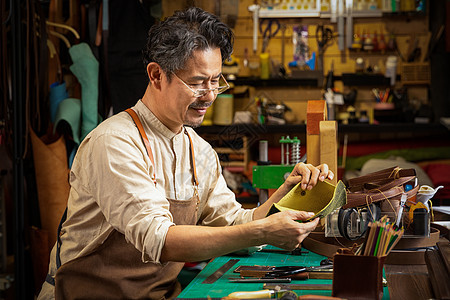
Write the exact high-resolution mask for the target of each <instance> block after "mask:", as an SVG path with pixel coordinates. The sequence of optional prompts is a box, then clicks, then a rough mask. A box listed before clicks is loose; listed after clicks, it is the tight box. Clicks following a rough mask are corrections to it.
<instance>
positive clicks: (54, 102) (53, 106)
mask: <svg viewBox="0 0 450 300" xmlns="http://www.w3.org/2000/svg"><path fill="white" fill-rule="evenodd" d="M67 97H69V95H68V94H67V90H66V83H65V82H61V83H60V82H55V83H53V84H51V85H50V93H49V99H50V119H51V121H52V123H54V122H55V116H56V111H57V110H58V106H59V104H60V103H61V101H63V100H64V99H66V98H67Z"/></svg>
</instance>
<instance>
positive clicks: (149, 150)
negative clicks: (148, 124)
mask: <svg viewBox="0 0 450 300" xmlns="http://www.w3.org/2000/svg"><path fill="white" fill-rule="evenodd" d="M125 111H126V112H127V113H128V114H129V115H130V116H131V117H132V118H133V120H134V123H135V124H136V126H137V128H138V130H139V133H140V134H141V137H142V141H143V142H144V145H145V148H146V149H147V154H148V156H149V157H150V160H151V162H152V164H153V166H156V165H155V160H154V158H153V152H152V148H151V146H150V142H149V141H148V138H147V134H146V133H145V130H144V127H143V126H142V123H141V120H140V119H139V116H138V115H137V114H136V112H135V111H134V110H133V109H132V108H127V109H126V110H125ZM185 130H186V129H185ZM185 132H186V134H187V136H188V138H189V144H190V158H191V163H192V173H193V174H194V176H193V181H194V185H195V186H196V187H198V178H197V169H196V167H195V156H194V144H193V143H192V139H191V136H190V135H189V133H188V132H187V130H186V131H185ZM152 180H153V182H154V183H155V184H156V174H155V171H153V175H152Z"/></svg>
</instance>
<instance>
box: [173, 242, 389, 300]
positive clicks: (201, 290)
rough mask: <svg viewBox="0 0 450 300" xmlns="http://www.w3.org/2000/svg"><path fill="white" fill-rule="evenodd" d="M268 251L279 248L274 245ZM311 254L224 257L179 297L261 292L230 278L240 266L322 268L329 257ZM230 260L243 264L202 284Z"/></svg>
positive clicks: (305, 292)
mask: <svg viewBox="0 0 450 300" xmlns="http://www.w3.org/2000/svg"><path fill="white" fill-rule="evenodd" d="M266 248H267V249H277V248H274V247H271V246H268V247H266ZM308 252H309V253H308V254H302V255H288V254H279V253H266V252H256V253H254V254H252V255H250V256H221V257H217V258H215V259H214V260H212V261H211V262H209V263H208V264H207V265H206V267H205V268H204V269H203V270H202V271H201V272H200V273H199V274H198V275H197V276H196V277H195V278H194V279H193V280H192V281H191V283H190V284H189V285H188V286H187V287H186V288H185V289H184V290H183V291H182V292H181V294H180V295H179V296H178V298H207V297H211V298H221V297H225V296H228V295H229V294H231V293H232V292H237V291H258V290H262V289H263V283H230V282H228V278H230V277H238V276H239V274H238V273H233V271H234V269H236V267H237V266H239V265H261V266H284V265H286V266H288V265H290V266H293V265H298V266H318V265H320V261H321V260H323V259H325V258H326V257H325V256H322V255H318V254H315V253H313V252H311V251H308ZM230 259H239V261H238V262H237V263H236V264H235V265H234V266H233V267H232V268H231V269H230V270H228V271H227V272H226V273H225V274H224V275H223V276H222V277H221V278H219V279H218V280H217V281H216V282H214V283H210V284H207V283H202V282H203V281H204V280H205V279H206V278H207V277H208V276H209V275H211V274H212V273H214V272H215V271H216V270H217V269H219V268H220V267H221V266H222V265H224V264H225V263H226V262H228V261H229V260H230ZM291 283H311V284H331V283H332V280H331V279H308V280H292V281H291ZM295 292H296V293H297V295H299V296H300V295H324V296H331V290H327V291H323V290H322V291H320V290H317V291H316V290H303V291H300V290H295ZM383 292H384V294H383V299H389V293H388V288H387V287H385V288H384V290H383Z"/></svg>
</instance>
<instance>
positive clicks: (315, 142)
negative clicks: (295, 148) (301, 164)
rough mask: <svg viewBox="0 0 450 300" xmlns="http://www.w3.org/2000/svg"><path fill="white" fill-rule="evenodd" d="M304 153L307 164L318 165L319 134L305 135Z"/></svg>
mask: <svg viewBox="0 0 450 300" xmlns="http://www.w3.org/2000/svg"><path fill="white" fill-rule="evenodd" d="M306 155H307V156H306V157H307V159H306V161H307V162H308V164H312V165H313V166H317V165H320V135H318V134H317V135H316V134H313V135H309V134H308V135H307V136H306Z"/></svg>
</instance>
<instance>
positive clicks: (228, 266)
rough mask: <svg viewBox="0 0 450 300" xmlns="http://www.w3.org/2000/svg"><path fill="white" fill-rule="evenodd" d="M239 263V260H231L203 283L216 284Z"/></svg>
mask: <svg viewBox="0 0 450 300" xmlns="http://www.w3.org/2000/svg"><path fill="white" fill-rule="evenodd" d="M238 261H239V259H230V260H229V261H227V262H226V263H225V264H224V265H223V266H221V267H220V268H218V269H217V270H216V271H215V272H214V273H212V274H211V275H209V276H208V277H207V278H206V279H205V280H204V281H203V282H202V283H214V282H216V281H217V279H219V278H220V277H222V275H223V274H225V272H226V271H228V270H229V269H231V268H232V267H233V266H234V265H235V264H236V263H237V262H238Z"/></svg>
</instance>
